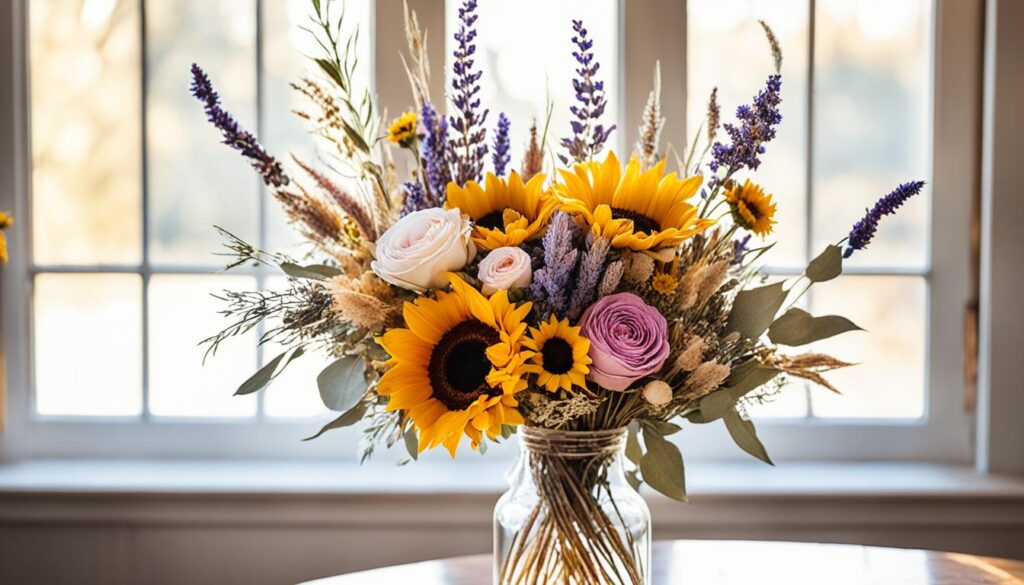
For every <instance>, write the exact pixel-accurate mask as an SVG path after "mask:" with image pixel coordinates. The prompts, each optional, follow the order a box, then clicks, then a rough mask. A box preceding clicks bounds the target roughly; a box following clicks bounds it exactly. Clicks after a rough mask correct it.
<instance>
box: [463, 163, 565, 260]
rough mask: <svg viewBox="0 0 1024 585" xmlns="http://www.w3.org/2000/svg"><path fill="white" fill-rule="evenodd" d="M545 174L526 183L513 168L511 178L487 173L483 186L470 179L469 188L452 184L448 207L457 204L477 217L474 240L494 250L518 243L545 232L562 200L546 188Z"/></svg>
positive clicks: (467, 184) (536, 176)
mask: <svg viewBox="0 0 1024 585" xmlns="http://www.w3.org/2000/svg"><path fill="white" fill-rule="evenodd" d="M543 185H544V175H541V174H538V175H535V176H534V177H533V178H532V179H530V180H529V181H527V182H526V183H525V184H524V183H523V180H522V179H521V178H520V177H519V175H518V174H517V173H516V172H515V171H513V172H512V174H511V175H510V176H509V178H508V180H507V181H506V180H505V179H502V178H499V177H496V176H495V175H494V174H493V173H487V179H486V180H485V181H484V185H483V186H481V185H480V184H479V183H477V182H476V181H469V182H468V183H466V186H465V187H460V186H459V185H457V184H456V183H448V196H447V199H446V201H445V207H447V208H448V209H452V208H455V207H457V208H458V209H459V210H461V211H462V213H465V214H467V215H469V217H470V218H471V219H472V220H473V241H474V242H476V244H477V245H479V246H480V247H482V248H486V249H488V250H493V249H495V248H501V247H502V246H518V245H519V244H522V243H523V242H525V241H526V240H532V239H535V238H539V237H540V236H542V235H544V229H545V228H546V227H547V225H548V220H549V219H551V214H552V213H553V212H554V210H555V207H557V205H558V199H557V198H555V197H554V196H553V195H551V194H550V193H548V192H546V191H544V189H543Z"/></svg>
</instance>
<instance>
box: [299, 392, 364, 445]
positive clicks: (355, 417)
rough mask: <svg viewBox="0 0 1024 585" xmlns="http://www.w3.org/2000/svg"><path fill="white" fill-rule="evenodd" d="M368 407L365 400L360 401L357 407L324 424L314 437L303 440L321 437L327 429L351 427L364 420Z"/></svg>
mask: <svg viewBox="0 0 1024 585" xmlns="http://www.w3.org/2000/svg"><path fill="white" fill-rule="evenodd" d="M366 409H367V406H366V404H365V403H363V402H360V403H359V404H357V405H355V407H353V408H352V409H350V410H349V411H348V412H346V413H345V414H343V415H341V416H339V417H338V418H336V419H334V420H332V421H331V422H329V423H327V424H326V425H324V426H323V428H321V429H320V430H319V431H318V432H317V434H315V435H313V436H312V437H306V438H305V439H302V440H303V441H312V440H313V439H315V438H317V437H319V436H320V435H322V434H324V433H326V432H327V431H330V430H334V429H340V428H343V427H350V426H352V425H354V424H356V423H357V422H359V421H361V420H363V417H364V416H366Z"/></svg>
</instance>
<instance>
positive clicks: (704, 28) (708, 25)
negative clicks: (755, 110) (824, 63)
mask: <svg viewBox="0 0 1024 585" xmlns="http://www.w3.org/2000/svg"><path fill="white" fill-rule="evenodd" d="M687 10H688V13H687V60H686V63H687V82H686V83H687V92H688V95H687V100H686V103H687V114H686V128H687V132H689V133H690V136H689V138H688V139H689V140H692V139H693V133H695V132H696V131H697V129H698V128H699V127H700V126H701V124H702V123H703V122H704V119H705V117H706V114H707V104H708V96H709V95H710V94H711V89H712V88H713V87H717V88H718V103H719V105H720V107H721V112H722V122H723V123H729V122H734V121H735V116H734V114H735V112H736V107H737V106H740V105H742V104H748V103H750V102H751V100H752V99H753V97H754V95H755V94H757V92H758V91H760V90H761V88H762V87H763V86H764V82H765V80H766V79H767V78H768V76H769V75H771V74H772V73H774V72H775V69H774V64H773V63H772V57H771V53H770V51H769V47H768V42H767V41H766V40H765V35H764V32H763V31H762V29H761V26H760V25H759V24H758V22H757V21H758V19H763V20H764V21H765V22H767V23H768V24H769V25H770V26H771V27H772V29H773V30H774V31H775V35H776V37H777V38H778V40H779V44H780V45H781V47H782V56H783V59H782V79H783V82H782V106H781V109H782V118H783V120H782V124H781V126H780V127H779V132H778V136H777V138H776V139H775V140H774V141H773V142H772V143H771V144H769V145H767V152H766V153H765V154H764V156H763V157H762V159H761V160H762V165H761V167H760V168H759V169H758V171H757V172H756V173H754V174H753V175H752V176H751V179H752V180H754V181H757V182H759V183H761V184H762V185H763V186H764V188H765V189H766V190H767V191H768V192H769V193H771V194H772V195H773V196H774V198H775V199H776V201H778V213H777V214H776V216H775V217H776V220H777V221H778V222H779V223H778V225H776V226H775V232H774V233H773V234H772V236H771V237H770V238H771V239H775V240H777V242H778V243H777V244H776V245H775V247H774V248H773V249H772V251H771V252H769V253H768V254H766V255H765V258H764V260H765V262H767V263H769V264H772V265H776V266H784V267H795V268H803V266H804V262H805V260H806V259H805V255H806V251H805V246H806V244H805V238H806V233H807V231H806V227H805V224H806V218H805V214H806V206H805V200H806V196H807V185H806V183H807V181H806V174H807V171H806V169H807V166H806V161H807V68H808V63H807V57H808V55H807V52H808V51H807V48H808V46H809V45H808V35H809V34H810V33H809V31H808V26H807V20H808V11H809V5H808V2H807V0H770V1H764V2H753V1H743V0H732V1H729V2H721V1H719V0H689V2H688V4H687ZM720 132H721V131H720ZM702 138H703V136H702ZM719 139H720V140H721V139H722V137H721V134H720V136H719ZM705 145H706V143H701V144H699V145H698V148H697V154H698V155H699V154H700V153H701V152H702V151H703V149H704V148H705ZM687 147H688V146H687ZM704 160H705V162H707V158H706V157H705V159H704Z"/></svg>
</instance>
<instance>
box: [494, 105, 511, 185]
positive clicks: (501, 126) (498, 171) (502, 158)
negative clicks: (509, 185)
mask: <svg viewBox="0 0 1024 585" xmlns="http://www.w3.org/2000/svg"><path fill="white" fill-rule="evenodd" d="M511 125H512V122H510V121H509V119H508V116H506V115H505V113H504V112H501V113H500V114H498V132H497V134H495V135H494V151H493V152H492V153H491V157H492V162H493V163H494V174H495V175H498V176H499V177H501V176H504V175H505V171H506V169H507V168H508V163H509V161H511V160H512V155H511V154H509V148H510V147H511V139H510V138H509V135H508V134H509V130H510V127H511Z"/></svg>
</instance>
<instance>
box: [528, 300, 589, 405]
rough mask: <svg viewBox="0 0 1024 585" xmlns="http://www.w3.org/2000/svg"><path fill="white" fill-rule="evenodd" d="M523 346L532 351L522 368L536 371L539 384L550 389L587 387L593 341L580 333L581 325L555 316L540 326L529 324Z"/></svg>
mask: <svg viewBox="0 0 1024 585" xmlns="http://www.w3.org/2000/svg"><path fill="white" fill-rule="evenodd" d="M523 347H525V348H527V349H528V350H531V351H532V353H533V355H531V356H530V357H529V360H528V362H527V364H526V365H525V366H524V367H523V371H524V372H527V373H531V374H537V384H538V385H540V386H543V387H544V388H545V389H546V390H547V391H548V392H555V391H557V390H558V389H562V390H571V389H572V387H573V386H579V387H580V388H586V387H587V379H586V377H587V374H589V373H590V368H589V367H587V366H589V365H590V357H588V356H587V354H588V353H589V352H590V340H589V339H587V338H586V337H583V336H582V335H580V328H579V327H572V326H570V325H569V320H568V319H563V320H561V321H559V320H558V318H557V317H555V316H554V315H552V316H551V318H550V319H548V321H547V322H546V323H541V324H540V327H530V336H529V337H528V338H526V339H525V340H524V341H523Z"/></svg>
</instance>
